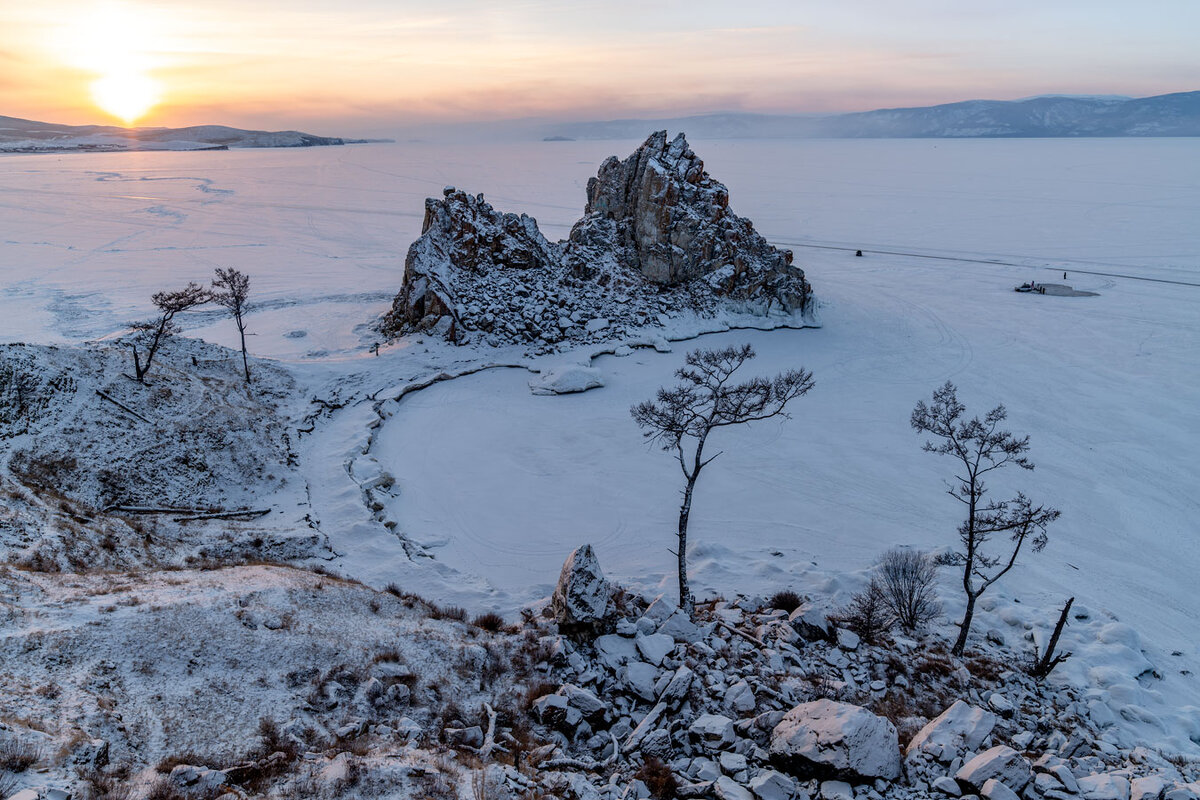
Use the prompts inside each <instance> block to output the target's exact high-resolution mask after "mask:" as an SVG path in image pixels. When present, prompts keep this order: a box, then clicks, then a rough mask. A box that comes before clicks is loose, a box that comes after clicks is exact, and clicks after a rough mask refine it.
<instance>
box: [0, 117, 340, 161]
mask: <svg viewBox="0 0 1200 800" xmlns="http://www.w3.org/2000/svg"><path fill="white" fill-rule="evenodd" d="M360 141H362V140H353V139H344V138H339V137H330V136H314V135H313V134H311V133H301V132H300V131H251V130H243V129H241V128H230V127H227V126H225V125H194V126H191V127H187V128H120V127H116V126H112V125H59V124H56V123H51V122H36V121H34V120H28V119H18V118H16V117H0V153H38V152H46V151H56V152H58V151H70V150H79V151H95V150H224V149H228V148H230V147H315V146H324V145H340V144H348V143H354V142H360Z"/></svg>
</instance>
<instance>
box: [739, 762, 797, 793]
mask: <svg viewBox="0 0 1200 800" xmlns="http://www.w3.org/2000/svg"><path fill="white" fill-rule="evenodd" d="M748 786H749V788H750V791H751V792H753V793H754V796H755V797H757V798H758V800H792V798H793V797H795V796H796V784H794V783H793V782H792V779H791V778H789V777H788V776H787V775H784V774H783V773H782V772H776V771H775V770H773V769H765V770H763V771H762V772H760V773H758V775H756V776H755V777H754V778H752V779H751V781H750V783H749V784H748Z"/></svg>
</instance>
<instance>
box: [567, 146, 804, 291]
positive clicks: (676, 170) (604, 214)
mask: <svg viewBox="0 0 1200 800" xmlns="http://www.w3.org/2000/svg"><path fill="white" fill-rule="evenodd" d="M587 195H588V202H587V206H586V208H585V209H584V214H585V216H584V218H583V219H581V220H580V221H579V222H577V223H576V224H575V227H574V228H572V229H571V235H570V238H569V239H568V240H567V243H566V252H565V257H566V263H567V266H568V267H569V268H570V269H571V271H572V273H573V274H575V275H576V276H579V277H585V278H590V277H595V276H597V275H600V274H603V270H604V269H605V267H606V266H607V267H609V268H613V267H615V268H616V270H618V271H628V270H634V271H636V272H638V273H639V274H640V275H641V276H642V277H643V278H645V279H646V280H648V281H651V282H653V283H657V284H661V285H666V286H676V285H679V284H682V283H686V282H688V281H693V280H696V279H698V278H704V279H706V280H707V282H708V284H709V286H710V287H711V288H712V289H713V290H715V291H716V292H717V293H718V294H720V295H724V296H726V297H729V298H733V299H735V300H739V301H743V302H750V301H757V302H763V303H766V304H767V305H768V307H769V306H770V305H771V304H773V303H778V304H779V307H780V308H782V309H784V310H799V309H801V308H803V306H804V304H805V303H806V302H807V298H808V293H809V287H808V284H807V283H806V282H805V280H804V273H803V272H802V271H801V270H800V269H798V268H796V267H793V266H792V253H791V251H790V250H777V249H776V248H774V247H772V246H771V245H770V244H769V243H768V242H767V240H766V239H764V238H763V237H762V236H761V235H760V234H759V233H758V232H757V231H755V230H754V225H753V223H751V222H750V220H748V219H745V218H744V217H739V216H737V215H736V214H734V213H733V211H731V210H730V208H729V190H728V189H726V188H725V186H724V184H722V183H720V182H718V181H716V180H713V178H712V177H711V176H710V175H709V174H708V173H707V172H705V171H704V162H703V161H701V160H700V159H699V158H698V157H697V156H696V154H695V153H693V152H692V149H691V148H690V147H689V146H688V143H687V139H685V138H684V135H683V134H682V133H681V134H679V135H678V136H676V137H675V138H674V139H673V140H672V141H670V142H669V143H668V141H667V132H666V131H658V132H656V133H654V134H652V135H651V136H650V138H649V139H647V140H646V141H645V143H643V144H642V146H641V147H639V148H638V149H637V150H636V151H635V152H634V153H633V155H631V156H629V158H627V159H625V160H624V161H621V160H618V159H617V158H616V157H610V158H609V159H608V160H606V161H605V162H604V163H603V164H602V165H601V166H600V172H599V174H598V175H597V176H596V177H595V178H592V179H591V180H589V181H588V187H587Z"/></svg>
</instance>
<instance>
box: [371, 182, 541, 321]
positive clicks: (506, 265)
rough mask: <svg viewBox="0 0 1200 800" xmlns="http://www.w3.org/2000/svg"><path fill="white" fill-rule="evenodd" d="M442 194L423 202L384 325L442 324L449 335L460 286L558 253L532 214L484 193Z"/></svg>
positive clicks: (459, 317) (458, 313)
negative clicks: (502, 205)
mask: <svg viewBox="0 0 1200 800" xmlns="http://www.w3.org/2000/svg"><path fill="white" fill-rule="evenodd" d="M443 195H444V197H443V199H441V200H438V199H436V198H432V197H431V198H429V199H427V200H426V201H425V220H424V222H422V224H421V237H420V238H419V239H417V240H416V241H415V242H413V244H412V246H411V247H410V248H409V250H408V256H407V257H406V258H405V260H404V283H403V285H402V287H401V289H400V294H399V295H397V296H396V299H395V301H394V302H393V304H392V310H391V312H390V313H389V314H388V317H387V320H386V323H385V326H386V327H389V328H392V329H395V330H399V329H401V328H428V327H433V326H435V325H439V324H441V325H443V326H444V327H445V328H446V330H444V331H442V332H443V333H444V334H445V335H446V336H447V338H450V339H452V340H453V339H456V337H457V336H458V335H459V334H460V333H461V331H460V328H461V327H462V325H463V322H464V321H463V317H464V316H465V315H466V311H467V309H465V308H458V307H456V302H455V301H456V300H457V299H458V298H459V295H460V294H462V293H463V292H462V290H463V289H466V288H467V287H468V286H469V285H470V284H471V283H474V282H479V281H486V280H494V279H495V278H496V277H498V276H495V275H493V274H492V273H495V272H502V271H504V270H525V269H531V268H538V267H545V266H547V265H549V264H552V263H554V262H555V261H556V260H557V258H558V254H557V251H556V248H555V247H554V245H552V244H550V243H549V242H547V241H546V238H545V237H544V236H542V234H541V231H539V230H538V228H537V222H536V221H535V220H534V219H533V218H532V217H528V216H526V215H524V214H521V215H517V214H505V213H502V212H499V211H496V210H495V209H493V208H492V207H491V205H489V204H488V203H487V202H485V201H484V199H483V195H470V194H467V193H466V192H464V191H462V190H460V189H455V188H454V187H453V186H447V187H446V189H445V190H444V192H443ZM481 310H482V309H481ZM443 319H445V320H446V321H445V322H443V321H442V320H443ZM481 319H482V317H481Z"/></svg>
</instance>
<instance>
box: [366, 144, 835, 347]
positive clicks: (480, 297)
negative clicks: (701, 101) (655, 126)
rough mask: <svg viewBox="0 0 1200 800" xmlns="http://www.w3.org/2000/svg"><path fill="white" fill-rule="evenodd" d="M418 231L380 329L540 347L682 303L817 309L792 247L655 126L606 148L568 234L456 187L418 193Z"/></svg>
mask: <svg viewBox="0 0 1200 800" xmlns="http://www.w3.org/2000/svg"><path fill="white" fill-rule="evenodd" d="M421 231H422V233H421V237H420V238H419V239H417V241H415V242H414V243H413V245H412V247H411V248H409V251H408V256H407V258H406V260H405V275H404V283H403V285H402V287H401V290H400V293H399V294H398V295H397V296H396V299H395V301H394V303H393V306H392V310H391V312H390V313H389V314H388V315H387V316H386V317H385V319H384V329H385V330H386V331H390V332H393V333H404V332H413V331H432V332H434V333H436V334H438V335H441V336H444V337H446V338H447V339H449V340H451V341H454V342H456V343H459V344H466V343H477V344H486V345H492V346H501V345H511V344H519V345H524V346H526V347H528V348H529V350H530V351H531V352H534V353H545V352H553V351H557V350H561V349H565V348H568V347H574V346H578V345H581V344H587V343H592V342H607V341H615V340H620V339H621V338H623V337H624V336H626V335H627V334H629V333H631V332H633V331H636V330H640V329H647V328H648V329H655V328H659V329H661V328H662V327H663V326H664V325H665V324H666V322H667V316H666V315H668V314H671V315H676V314H678V313H680V312H687V313H691V314H694V315H696V316H699V317H703V318H711V317H714V316H716V315H718V314H721V313H726V314H742V315H747V316H758V317H767V318H769V317H776V318H779V317H785V318H792V319H794V320H795V321H796V322H797V324H804V321H803V317H804V315H805V313H806V312H809V311H810V310H811V308H810V307H811V304H812V289H811V287H810V286H809V284H808V282H807V281H806V280H805V278H804V272H803V270H801V269H800V268H799V267H796V266H794V265H793V264H792V253H791V251H789V250H779V249H776V248H774V247H772V246H771V245H770V244H769V243H768V242H767V241H766V240H765V239H764V238H763V237H762V236H761V235H760V234H759V233H758V232H757V231H755V230H754V226H753V224H752V223H751V222H750V221H749V220H747V219H745V218H743V217H739V216H737V215H736V214H734V213H733V211H732V210H731V209H730V207H729V191H728V190H727V189H726V188H725V186H724V185H722V184H721V183H719V182H718V181H716V180H714V179H713V178H712V177H711V176H709V174H708V173H707V172H705V170H704V163H703V162H702V161H701V160H700V159H699V158H698V157H697V156H696V155H695V153H693V152H692V150H691V148H690V147H689V146H688V143H687V140H686V139H685V138H684V136H683V134H680V135H679V136H677V137H675V139H673V140H671V141H668V140H667V135H666V131H659V132H657V133H655V134H653V135H651V136H650V138H648V139H647V140H646V141H645V143H643V144H642V145H641V146H640V147H639V148H638V149H637V150H636V151H635V152H634V153H633V154H632V155H631V156H629V157H628V158H627V159H625V160H623V161H622V160H619V159H617V158H615V157H614V158H609V159H608V160H607V161H605V162H604V163H603V164H602V165H601V167H600V171H599V174H598V175H597V177H596V178H593V179H591V180H589V181H588V189H587V206H586V208H585V209H584V217H583V218H582V219H581V220H579V221H578V222H577V223H575V225H574V227H573V228H572V229H571V234H570V236H569V237H568V239H567V240H566V241H564V242H550V241H548V240H547V239H546V238H545V236H543V235H542V233H541V231H539V230H538V227H537V222H536V220H534V219H533V218H532V217H529V216H526V215H524V214H521V215H517V214H512V213H502V212H498V211H496V210H495V209H493V208H492V206H491V205H489V204H488V203H487V202H486V201H484V199H483V196H482V195H470V194H468V193H466V192H464V191H462V190H460V189H456V188H454V187H447V188H446V190H445V193H444V197H443V198H442V199H440V200H439V199H435V198H431V199H429V200H427V201H426V204H425V221H424V223H423V224H422V227H421Z"/></svg>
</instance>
